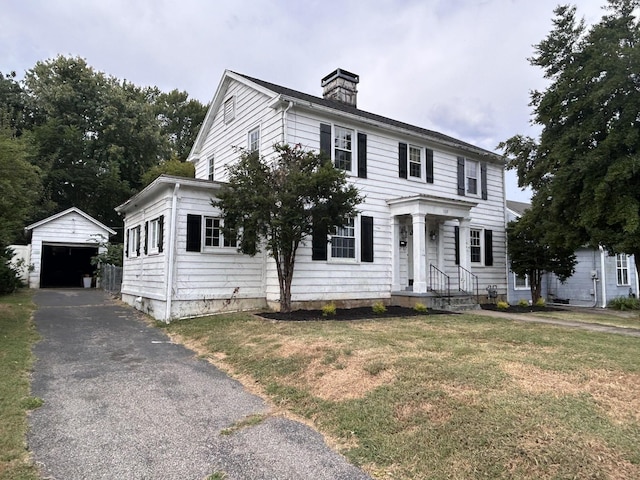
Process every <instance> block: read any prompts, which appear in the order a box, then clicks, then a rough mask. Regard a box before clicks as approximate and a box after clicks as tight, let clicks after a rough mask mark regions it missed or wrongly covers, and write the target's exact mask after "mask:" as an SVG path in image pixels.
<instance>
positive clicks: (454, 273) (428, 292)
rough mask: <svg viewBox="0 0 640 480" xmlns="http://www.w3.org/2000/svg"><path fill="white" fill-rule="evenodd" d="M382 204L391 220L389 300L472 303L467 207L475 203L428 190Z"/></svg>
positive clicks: (431, 304)
mask: <svg viewBox="0 0 640 480" xmlns="http://www.w3.org/2000/svg"><path fill="white" fill-rule="evenodd" d="M387 203H388V205H389V208H390V210H391V215H392V222H393V228H392V246H393V249H392V251H393V258H392V299H395V301H397V302H401V303H398V304H406V305H407V306H413V305H415V303H423V304H425V305H427V306H429V307H432V308H443V306H445V305H446V306H451V305H455V304H458V303H465V304H466V303H473V304H475V305H477V304H478V296H479V291H478V277H477V276H476V275H475V274H473V273H472V272H471V254H470V241H469V238H470V226H471V218H470V217H471V208H473V207H474V206H476V205H477V203H475V202H472V201H468V200H457V199H445V198H441V197H432V196H430V195H418V196H414V197H405V198H399V199H394V200H389V201H388V202H387ZM461 299H464V300H463V301H460V300H461Z"/></svg>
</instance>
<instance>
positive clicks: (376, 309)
mask: <svg viewBox="0 0 640 480" xmlns="http://www.w3.org/2000/svg"><path fill="white" fill-rule="evenodd" d="M371 309H372V310H373V313H375V314H376V315H380V314H382V313H384V312H386V311H387V307H385V306H384V303H382V302H380V301H378V302H376V303H374V304H373V306H372V307H371Z"/></svg>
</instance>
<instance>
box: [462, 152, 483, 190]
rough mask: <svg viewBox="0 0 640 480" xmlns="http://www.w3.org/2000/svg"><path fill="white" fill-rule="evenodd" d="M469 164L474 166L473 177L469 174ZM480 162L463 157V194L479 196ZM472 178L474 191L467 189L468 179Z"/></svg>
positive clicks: (480, 188) (480, 187)
mask: <svg viewBox="0 0 640 480" xmlns="http://www.w3.org/2000/svg"><path fill="white" fill-rule="evenodd" d="M469 165H473V166H474V167H475V177H472V176H471V175H469V170H470V169H469ZM480 168H481V167H480V162H478V161H477V160H471V159H469V158H465V159H464V194H465V195H466V196H469V197H479V196H480V191H481V190H482V186H481V185H480V177H481V175H480ZM470 179H473V180H475V181H476V185H475V187H476V188H475V192H470V191H469V180H470Z"/></svg>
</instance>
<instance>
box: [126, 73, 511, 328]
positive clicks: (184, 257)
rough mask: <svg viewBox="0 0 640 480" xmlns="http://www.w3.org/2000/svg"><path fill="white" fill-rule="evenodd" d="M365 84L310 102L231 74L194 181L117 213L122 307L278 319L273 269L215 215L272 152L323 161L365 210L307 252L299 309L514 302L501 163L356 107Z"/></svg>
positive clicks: (194, 155) (337, 85)
mask: <svg viewBox="0 0 640 480" xmlns="http://www.w3.org/2000/svg"><path fill="white" fill-rule="evenodd" d="M358 82H359V78H358V76H357V75H354V74H352V73H349V72H346V71H344V70H341V69H338V70H336V71H334V72H333V73H331V74H330V75H328V76H327V77H325V78H324V79H323V80H322V86H323V87H324V95H323V97H315V96H312V95H307V94H305V93H301V92H298V91H295V90H291V89H288V88H285V87H282V86H279V85H275V84H272V83H268V82H265V81H262V80H258V79H255V78H252V77H248V76H245V75H241V74H238V73H234V72H231V71H225V72H224V75H223V76H222V80H221V82H220V84H219V86H218V88H217V90H216V93H215V95H214V97H213V100H212V102H211V104H210V107H209V111H208V113H207V116H206V118H205V120H204V123H203V125H202V128H201V130H200V132H199V134H198V137H197V139H196V142H195V144H194V146H193V148H192V150H191V153H190V156H189V161H191V162H193V163H194V164H195V171H196V175H195V176H196V179H195V180H194V179H184V178H177V177H169V176H162V177H159V178H158V179H157V180H156V181H154V182H153V183H151V184H150V185H149V186H147V187H146V188H145V189H144V190H143V191H142V192H140V193H139V194H138V195H136V196H134V197H133V198H131V199H130V200H129V201H127V202H126V203H124V204H123V205H120V206H119V207H118V208H117V209H116V210H117V211H118V212H119V213H120V214H122V215H123V216H124V226H125V239H126V245H127V248H126V254H125V259H124V278H123V285H122V298H123V300H124V301H125V302H128V303H130V304H132V305H134V306H136V307H137V308H139V309H141V310H144V311H146V312H148V313H150V314H151V315H153V316H154V317H155V318H157V319H160V320H166V321H169V320H171V319H174V318H181V317H188V316H197V315H204V314H208V313H212V312H218V311H223V310H240V309H249V308H256V307H265V306H270V307H273V308H277V307H278V300H279V288H278V279H277V274H276V269H275V265H274V262H273V260H272V259H270V258H267V257H266V255H264V254H258V255H256V256H255V257H249V256H246V255H242V254H240V253H238V252H237V249H236V245H235V239H229V238H225V237H224V236H223V233H222V229H221V226H222V223H221V222H222V220H221V218H220V217H221V215H220V212H219V211H218V210H216V209H215V208H213V207H212V205H211V199H212V198H214V197H215V196H216V192H217V191H218V190H219V189H220V188H222V187H223V185H224V182H225V181H226V180H227V171H226V167H227V166H228V165H231V164H233V163H234V162H236V161H237V159H238V157H239V155H240V153H239V151H238V148H243V149H246V150H249V151H258V152H259V154H260V155H261V156H263V157H265V158H269V157H272V156H273V155H274V148H273V146H274V144H277V143H288V144H300V145H301V146H302V147H303V148H305V149H308V150H314V151H324V152H326V153H327V155H329V156H330V158H331V160H332V161H333V162H334V165H335V166H336V168H341V169H344V170H345V171H346V173H347V177H348V181H349V182H352V183H353V184H354V185H355V186H356V187H357V188H358V189H359V191H360V193H361V195H362V196H363V197H364V198H365V201H364V203H363V204H361V205H360V206H359V214H358V215H357V216H356V217H355V218H353V219H352V220H351V221H350V222H349V223H348V224H347V225H345V226H344V227H342V228H339V229H338V230H337V231H333V232H326V231H325V232H320V231H316V232H314V235H313V236H310V238H308V240H307V241H306V242H304V243H303V244H302V245H301V246H300V248H299V250H298V253H297V257H296V269H295V273H294V281H293V286H292V303H293V307H294V308H316V307H320V306H322V305H324V304H325V303H327V302H329V301H333V302H335V303H336V304H337V305H338V306H352V305H363V304H364V305H367V304H371V303H373V302H374V301H376V300H383V301H384V302H386V303H394V304H411V303H414V302H416V301H420V302H423V303H425V304H428V305H436V304H438V302H440V303H442V302H443V301H444V302H448V301H449V299H450V298H451V297H454V296H455V295H459V294H465V293H466V294H467V296H468V295H470V294H471V295H475V294H477V292H478V291H480V292H484V289H485V286H486V285H490V284H491V285H497V287H498V290H499V292H500V294H501V295H503V296H504V295H506V290H507V283H506V278H505V271H506V250H505V232H504V225H505V209H504V180H503V169H504V162H503V160H502V158H501V157H500V156H498V155H496V154H494V153H492V152H490V151H487V150H484V149H482V148H479V147H476V146H474V145H471V144H469V143H466V142H463V141H461V140H457V139H455V138H452V137H449V136H447V135H443V134H440V133H437V132H433V131H430V130H426V129H424V128H420V127H416V126H413V125H409V124H406V123H402V122H398V121H396V120H392V119H389V118H386V117H382V116H379V115H374V114H372V113H368V112H365V111H363V110H360V109H358V108H357V106H356V95H357V92H356V85H357V83H358ZM485 293H486V292H485ZM443 299H444V300H443Z"/></svg>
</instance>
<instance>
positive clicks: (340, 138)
mask: <svg viewBox="0 0 640 480" xmlns="http://www.w3.org/2000/svg"><path fill="white" fill-rule="evenodd" d="M352 139H353V130H349V129H348V128H344V127H338V126H336V127H334V136H333V146H334V162H335V166H336V168H340V169H342V170H346V171H347V172H350V171H351V165H352V157H353V142H352Z"/></svg>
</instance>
